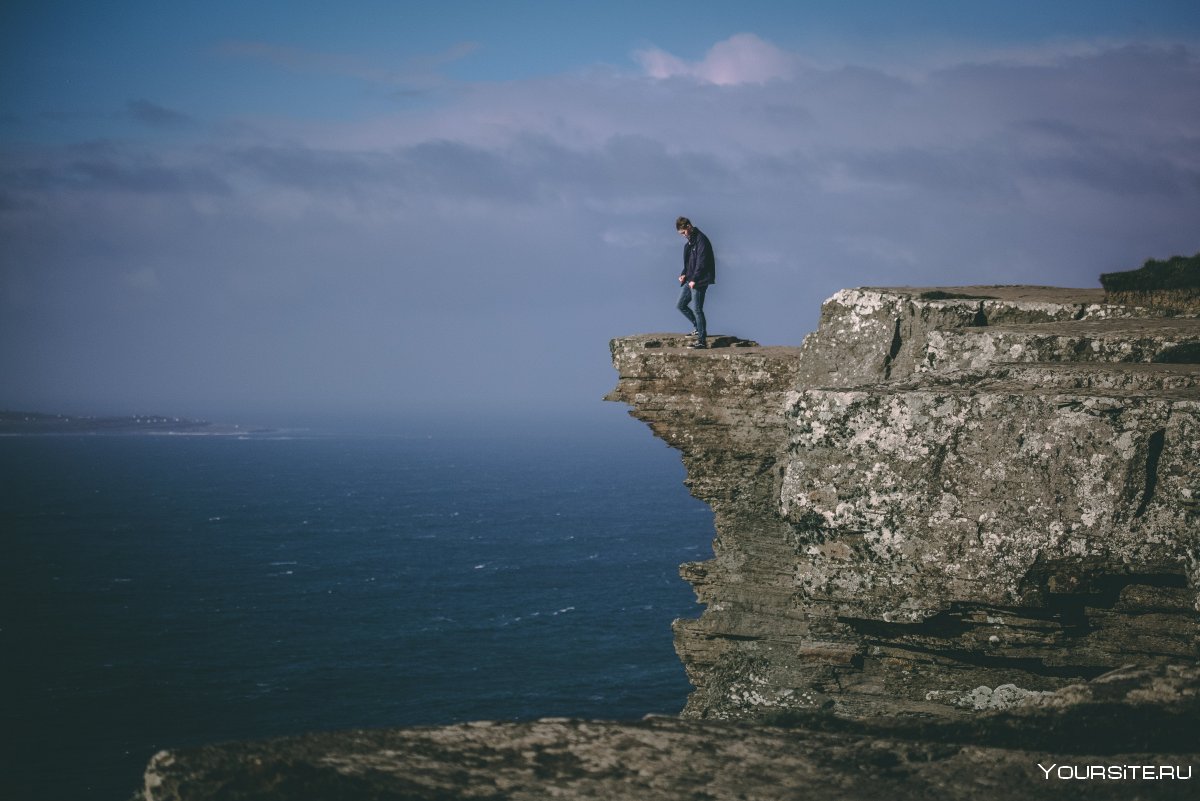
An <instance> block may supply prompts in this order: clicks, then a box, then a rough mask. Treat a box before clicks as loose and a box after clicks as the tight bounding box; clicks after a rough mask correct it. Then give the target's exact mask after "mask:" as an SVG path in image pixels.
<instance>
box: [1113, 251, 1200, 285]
mask: <svg viewBox="0 0 1200 801" xmlns="http://www.w3.org/2000/svg"><path fill="white" fill-rule="evenodd" d="M1100 286H1102V287H1104V291H1105V292H1150V291H1152V290H1156V289H1200V253H1197V254H1196V255H1195V256H1172V257H1171V258H1169V259H1167V260H1166V261H1160V260H1158V259H1147V260H1146V263H1145V264H1143V265H1142V266H1141V267H1140V268H1139V269H1137V270H1127V271H1125V272H1121V273H1103V274H1101V276H1100Z"/></svg>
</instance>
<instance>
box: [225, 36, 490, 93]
mask: <svg viewBox="0 0 1200 801" xmlns="http://www.w3.org/2000/svg"><path fill="white" fill-rule="evenodd" d="M478 48H479V45H478V44H477V43H475V42H459V43H458V44H455V45H453V46H452V47H450V48H448V49H446V50H444V51H442V52H440V53H430V54H426V55H421V56H416V57H412V58H409V59H406V60H404V61H403V62H402V63H401V64H399V65H397V66H394V67H388V66H382V65H380V64H379V63H377V62H376V61H373V60H371V59H367V58H363V57H361V56H357V55H351V54H347V53H328V52H321V51H316V50H309V49H306V48H301V47H294V46H290V45H283V44H277V43H273V42H255V41H227V42H223V43H222V44H220V45H219V46H218V48H217V52H219V53H220V54H222V55H225V56H230V57H236V58H244V59H251V60H254V61H259V62H262V63H266V64H270V65H272V66H274V67H277V68H280V69H284V70H288V71H292V72H307V73H321V74H330V75H339V76H343V77H348V78H354V79H357V80H361V81H367V82H369V83H377V84H385V85H391V86H400V87H413V86H418V87H420V86H427V85H433V84H439V83H441V82H442V81H443V79H442V78H441V76H440V74H439V70H440V69H441V68H443V67H445V66H447V65H449V64H452V63H454V62H456V61H460V60H461V59H464V58H466V57H468V56H470V55H471V54H472V53H474V52H475V51H476V50H477V49H478Z"/></svg>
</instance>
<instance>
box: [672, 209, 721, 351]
mask: <svg viewBox="0 0 1200 801" xmlns="http://www.w3.org/2000/svg"><path fill="white" fill-rule="evenodd" d="M675 230H676V231H678V232H679V235H680V236H682V237H685V238H686V239H687V242H686V243H685V244H684V246H683V272H682V273H681V274H680V275H679V283H680V285H681V286H682V287H683V291H682V292H680V293H679V303H677V304H676V308H678V309H679V311H681V312H683V316H684V317H686V318H688V320H689V321H690V322H691V323H692V326H693V327H694V328H695V329H696V330H694V331H693V332H692V333H693V334H695V335H696V341H695V342H694V343H693V344H691V345H689V346H688V347H691V348H700V349H702V348H707V347H708V325H707V323H706V321H705V319H704V295H705V293H706V292H707V291H708V288H709V286H711V285H712V284H715V283H716V282H717V257H716V256H715V255H714V254H713V249H712V243H711V242H709V241H708V237H707V236H705V235H704V232H703V231H701V230H700V229H699V228H697V227H696V226H694V225H692V221H691V220H689V219H688V218H687V217H680V218H679V219H678V220H676V221H675ZM689 303H691V304H692V306H694V307H695V309H696V311H695V313H693V312H692V309H691V308H689V307H688V304H689Z"/></svg>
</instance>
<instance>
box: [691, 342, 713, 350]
mask: <svg viewBox="0 0 1200 801" xmlns="http://www.w3.org/2000/svg"><path fill="white" fill-rule="evenodd" d="M688 347H689V348H691V349H692V350H707V349H708V345H705V344H704V343H703V342H693V343H692V344H691V345H688Z"/></svg>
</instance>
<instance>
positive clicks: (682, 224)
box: [675, 217, 692, 231]
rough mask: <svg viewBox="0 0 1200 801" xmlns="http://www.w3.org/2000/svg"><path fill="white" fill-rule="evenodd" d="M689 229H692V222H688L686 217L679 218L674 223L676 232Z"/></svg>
mask: <svg viewBox="0 0 1200 801" xmlns="http://www.w3.org/2000/svg"><path fill="white" fill-rule="evenodd" d="M691 227H692V221H691V220H689V219H688V218H687V217H680V218H679V219H678V220H676V221H675V230H676V231H682V230H683V229H684V228H691Z"/></svg>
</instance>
